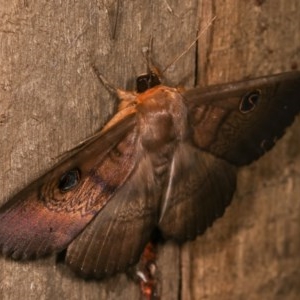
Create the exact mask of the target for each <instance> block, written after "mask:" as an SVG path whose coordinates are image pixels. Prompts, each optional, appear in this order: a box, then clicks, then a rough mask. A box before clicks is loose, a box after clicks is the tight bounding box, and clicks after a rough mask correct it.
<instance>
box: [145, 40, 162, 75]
mask: <svg viewBox="0 0 300 300" xmlns="http://www.w3.org/2000/svg"><path fill="white" fill-rule="evenodd" d="M152 48H153V36H152V35H151V36H150V39H149V44H148V47H145V48H144V49H143V51H142V53H143V56H144V58H145V60H146V64H147V73H148V74H155V75H156V76H157V77H158V78H159V80H161V77H162V72H161V71H160V69H159V68H158V66H157V65H156V64H155V63H154V62H153V58H152Z"/></svg>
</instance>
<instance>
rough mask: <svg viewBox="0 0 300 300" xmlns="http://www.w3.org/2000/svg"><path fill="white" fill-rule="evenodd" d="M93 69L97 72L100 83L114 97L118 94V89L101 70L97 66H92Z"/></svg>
mask: <svg viewBox="0 0 300 300" xmlns="http://www.w3.org/2000/svg"><path fill="white" fill-rule="evenodd" d="M92 68H93V71H94V72H95V74H96V76H97V78H98V79H99V81H100V82H101V83H102V84H103V85H104V86H105V88H106V89H107V90H108V91H109V92H110V93H111V94H114V95H117V94H118V89H117V88H116V87H114V86H113V85H112V84H111V83H110V82H109V81H108V80H107V79H106V78H105V77H104V76H103V75H102V74H101V73H100V72H99V70H98V69H97V68H96V66H95V65H93V64H92Z"/></svg>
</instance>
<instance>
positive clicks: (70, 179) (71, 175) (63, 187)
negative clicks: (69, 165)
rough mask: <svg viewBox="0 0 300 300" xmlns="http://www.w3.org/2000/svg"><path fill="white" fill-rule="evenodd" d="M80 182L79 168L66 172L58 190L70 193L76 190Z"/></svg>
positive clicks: (59, 181) (59, 182)
mask: <svg viewBox="0 0 300 300" xmlns="http://www.w3.org/2000/svg"><path fill="white" fill-rule="evenodd" d="M79 181H80V170H79V169H78V168H74V169H71V170H69V171H67V172H65V173H64V174H63V175H62V176H61V177H60V178H59V180H58V188H59V190H60V191H61V192H63V193H64V192H68V191H70V190H72V189H73V188H75V187H76V186H77V185H78V183H79Z"/></svg>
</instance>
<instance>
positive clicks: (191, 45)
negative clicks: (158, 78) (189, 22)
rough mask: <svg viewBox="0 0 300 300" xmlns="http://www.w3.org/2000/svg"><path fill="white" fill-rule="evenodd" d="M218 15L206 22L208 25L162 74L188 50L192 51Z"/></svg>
mask: <svg viewBox="0 0 300 300" xmlns="http://www.w3.org/2000/svg"><path fill="white" fill-rule="evenodd" d="M216 18H217V16H214V17H213V18H212V19H211V20H210V21H209V23H207V24H206V26H205V27H204V28H203V29H202V30H201V31H200V33H199V34H198V36H197V37H196V38H195V40H194V41H193V42H192V43H191V44H190V45H189V46H188V47H187V49H186V50H184V51H183V52H182V53H181V54H179V55H178V56H177V57H176V58H175V59H174V60H173V61H171V63H170V64H168V65H167V66H166V67H165V68H164V70H163V71H162V74H163V73H165V72H166V71H167V70H168V69H169V68H170V67H171V66H172V65H173V64H175V63H176V62H177V61H178V60H179V59H180V58H181V57H182V56H184V55H185V54H186V53H187V52H189V51H190V49H191V48H192V47H193V46H194V45H195V44H196V42H197V41H198V40H199V38H200V37H201V36H202V34H203V33H204V32H205V31H206V30H207V29H208V28H209V27H210V26H211V25H212V23H213V22H214V21H215V19H216Z"/></svg>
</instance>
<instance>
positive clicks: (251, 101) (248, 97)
mask: <svg viewBox="0 0 300 300" xmlns="http://www.w3.org/2000/svg"><path fill="white" fill-rule="evenodd" d="M260 97H261V91H260V90H255V91H251V92H248V93H246V94H245V96H243V97H242V99H241V102H240V107H239V109H240V112H242V113H249V112H251V111H253V110H254V109H255V108H256V106H257V105H258V102H259V100H260Z"/></svg>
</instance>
